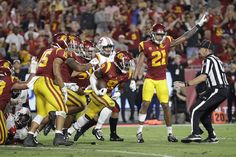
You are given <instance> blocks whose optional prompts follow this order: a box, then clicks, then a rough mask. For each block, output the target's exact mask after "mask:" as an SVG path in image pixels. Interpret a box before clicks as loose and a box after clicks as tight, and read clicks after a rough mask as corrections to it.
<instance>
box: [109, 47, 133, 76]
mask: <svg viewBox="0 0 236 157" xmlns="http://www.w3.org/2000/svg"><path fill="white" fill-rule="evenodd" d="M114 60H115V64H116V66H117V67H118V68H119V69H120V70H121V72H122V73H124V74H125V73H127V72H128V71H129V70H130V69H131V67H132V65H133V57H132V56H131V54H129V53H128V52H127V51H119V52H118V53H117V54H116V55H115V59H114Z"/></svg>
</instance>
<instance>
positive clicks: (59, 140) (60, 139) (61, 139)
mask: <svg viewBox="0 0 236 157" xmlns="http://www.w3.org/2000/svg"><path fill="white" fill-rule="evenodd" d="M72 144H74V142H72V141H68V140H67V138H66V137H65V136H64V135H63V134H60V133H56V134H55V138H54V140H53V145H54V146H59V145H64V146H71V145H72Z"/></svg>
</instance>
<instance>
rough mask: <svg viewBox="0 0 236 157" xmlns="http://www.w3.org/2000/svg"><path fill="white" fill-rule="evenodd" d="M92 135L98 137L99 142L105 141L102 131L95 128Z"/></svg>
mask: <svg viewBox="0 0 236 157" xmlns="http://www.w3.org/2000/svg"><path fill="white" fill-rule="evenodd" d="M92 134H93V135H94V136H95V137H96V139H97V140H100V141H104V140H105V139H104V137H103V132H102V129H95V128H93V131H92Z"/></svg>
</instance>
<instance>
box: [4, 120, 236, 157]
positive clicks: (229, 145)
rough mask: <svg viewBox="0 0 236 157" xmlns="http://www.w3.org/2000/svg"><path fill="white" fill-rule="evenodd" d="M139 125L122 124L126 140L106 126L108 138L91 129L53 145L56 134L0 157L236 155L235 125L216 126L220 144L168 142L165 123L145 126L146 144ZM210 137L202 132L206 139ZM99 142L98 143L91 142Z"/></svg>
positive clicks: (179, 131)
mask: <svg viewBox="0 0 236 157" xmlns="http://www.w3.org/2000/svg"><path fill="white" fill-rule="evenodd" d="M136 128H137V127H119V128H118V131H119V135H121V136H122V137H124V138H125V141H124V142H110V141H109V128H104V129H103V130H104V137H105V141H104V142H100V141H97V140H96V139H95V137H94V136H93V135H92V134H91V129H90V130H89V131H88V132H87V133H86V134H85V136H83V137H81V138H80V140H79V141H78V142H76V143H75V144H74V145H73V146H70V147H66V146H59V147H54V146H53V145H52V139H53V133H51V134H50V136H48V137H45V136H43V135H41V136H39V137H38V140H39V141H40V142H41V143H43V144H44V146H42V147H37V148H24V147H22V146H0V157H38V156H40V157H77V156H78V157H100V156H101V157H141V156H147V157H148V156H154V157H155V156H156V157H189V156H191V157H199V156H201V157H236V125H235V124H229V125H228V124H227V125H216V126H215V131H216V133H217V136H218V138H219V140H220V142H219V143H218V144H203V143H190V144H183V143H181V142H178V143H169V142H167V139H166V128H165V126H147V127H145V128H144V140H145V143H143V144H138V143H137V141H136V136H135V133H136ZM173 128H174V133H175V135H176V137H177V138H178V139H179V140H180V139H181V138H183V137H185V136H187V135H188V134H189V132H190V126H189V125H184V126H183V125H175V126H174V127H173ZM206 136H207V134H206V133H204V134H203V136H202V137H203V138H205V137H206ZM91 142H96V145H91Z"/></svg>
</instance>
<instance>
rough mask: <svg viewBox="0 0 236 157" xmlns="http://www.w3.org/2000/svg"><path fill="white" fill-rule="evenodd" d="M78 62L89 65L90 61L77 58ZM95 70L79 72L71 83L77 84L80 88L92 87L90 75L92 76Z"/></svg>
mask: <svg viewBox="0 0 236 157" xmlns="http://www.w3.org/2000/svg"><path fill="white" fill-rule="evenodd" d="M76 60H77V61H78V62H79V63H80V64H87V63H88V62H89V61H88V60H86V59H84V58H82V57H80V56H76ZM92 72H93V70H92V69H90V70H89V71H86V72H82V71H81V72H78V74H77V75H76V76H74V77H72V78H71V82H74V83H76V84H77V85H78V86H79V87H80V88H81V87H82V88H86V87H88V86H89V85H90V81H89V78H90V75H91V74H92Z"/></svg>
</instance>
